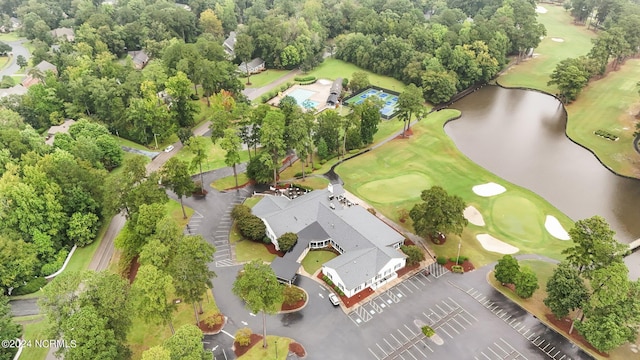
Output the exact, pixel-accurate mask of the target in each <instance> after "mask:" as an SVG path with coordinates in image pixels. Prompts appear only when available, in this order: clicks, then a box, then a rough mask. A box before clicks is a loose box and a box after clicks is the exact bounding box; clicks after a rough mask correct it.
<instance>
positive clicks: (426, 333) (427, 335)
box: [421, 325, 436, 337]
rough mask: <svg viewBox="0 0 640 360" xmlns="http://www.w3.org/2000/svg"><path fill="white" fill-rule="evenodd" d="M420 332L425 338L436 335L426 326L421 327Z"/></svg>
mask: <svg viewBox="0 0 640 360" xmlns="http://www.w3.org/2000/svg"><path fill="white" fill-rule="evenodd" d="M421 330H422V333H423V334H424V336H426V337H432V336H433V335H435V334H436V331H435V330H433V329H432V328H431V326H428V325H425V326H423V327H422V329H421Z"/></svg>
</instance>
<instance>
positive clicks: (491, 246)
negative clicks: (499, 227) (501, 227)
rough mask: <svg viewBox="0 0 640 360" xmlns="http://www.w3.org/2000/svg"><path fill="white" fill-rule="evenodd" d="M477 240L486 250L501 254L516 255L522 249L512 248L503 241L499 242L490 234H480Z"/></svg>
mask: <svg viewBox="0 0 640 360" xmlns="http://www.w3.org/2000/svg"><path fill="white" fill-rule="evenodd" d="M476 239H478V241H480V245H482V247H483V248H484V249H485V250H488V251H493V252H496V253H499V254H515V253H517V252H518V251H520V249H518V248H517V247H515V246H511V245H509V244H507V243H506V242H504V241H502V240H498V239H496V238H494V237H493V236H491V235H489V234H478V235H476Z"/></svg>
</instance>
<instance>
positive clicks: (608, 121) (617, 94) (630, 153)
mask: <svg viewBox="0 0 640 360" xmlns="http://www.w3.org/2000/svg"><path fill="white" fill-rule="evenodd" d="M638 79H640V59H629V60H627V62H626V63H625V64H624V65H621V66H620V69H619V70H618V71H613V72H610V73H609V74H608V75H607V76H606V77H605V78H603V79H600V80H598V81H592V82H591V83H589V85H588V86H587V87H586V88H585V89H584V90H583V91H582V93H581V94H580V96H578V99H577V100H576V101H575V102H573V103H572V104H570V105H569V106H567V113H568V115H569V121H568V125H567V135H569V137H570V138H571V139H572V140H574V141H576V142H578V143H579V144H581V145H583V146H585V147H587V148H589V149H591V150H592V151H594V152H595V153H596V156H597V157H598V159H600V161H601V162H603V163H604V164H605V166H607V167H608V168H610V169H611V170H613V171H615V172H616V173H618V174H621V175H625V176H631V177H636V178H640V154H638V153H637V152H636V151H635V149H634V148H633V138H634V136H633V133H634V131H635V124H636V122H637V121H638V120H636V119H635V115H636V114H637V113H638V112H639V111H640V96H638V90H637V89H638V88H637V86H636V84H637V82H638ZM596 130H605V131H607V132H609V133H611V134H613V135H615V136H618V140H617V141H611V140H607V139H604V138H602V137H600V136H596V135H595V134H594V132H595V131H596Z"/></svg>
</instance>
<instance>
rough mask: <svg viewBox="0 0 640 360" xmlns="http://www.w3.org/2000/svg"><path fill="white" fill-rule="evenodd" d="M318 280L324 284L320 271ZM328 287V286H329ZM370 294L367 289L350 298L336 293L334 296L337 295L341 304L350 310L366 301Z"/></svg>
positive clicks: (369, 289) (369, 290)
mask: <svg viewBox="0 0 640 360" xmlns="http://www.w3.org/2000/svg"><path fill="white" fill-rule="evenodd" d="M317 276H318V279H320V280H321V281H322V282H324V279H323V278H322V277H323V276H324V274H323V273H322V271H319V272H318V275H317ZM325 284H326V285H327V286H329V284H327V283H325ZM329 287H330V286H329ZM371 294H373V290H372V289H371V288H370V287H368V288H366V289H364V290H362V291H360V292H359V293H356V294H354V295H353V296H352V297H346V296H341V295H340V294H338V293H337V292H336V295H338V297H340V300H342V303H343V304H344V305H345V306H346V307H347V308H350V307H352V306H353V305H356V304H357V303H359V302H360V301H362V300H364V299H366V298H367V297H368V296H370V295H371Z"/></svg>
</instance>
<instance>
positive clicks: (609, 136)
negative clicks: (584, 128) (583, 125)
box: [593, 130, 618, 141]
mask: <svg viewBox="0 0 640 360" xmlns="http://www.w3.org/2000/svg"><path fill="white" fill-rule="evenodd" d="M593 133H594V134H596V135H598V136H600V137H603V138H605V139H608V140H611V141H616V140H618V137H617V136H615V135H613V134H612V133H610V132H608V131H605V130H596V131H594V132H593Z"/></svg>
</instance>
